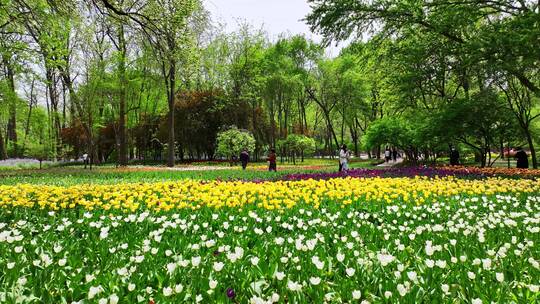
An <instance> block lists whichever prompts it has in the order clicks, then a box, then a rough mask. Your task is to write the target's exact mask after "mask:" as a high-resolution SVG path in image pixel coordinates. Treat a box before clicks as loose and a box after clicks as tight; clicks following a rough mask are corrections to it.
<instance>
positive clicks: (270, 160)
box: [268, 149, 277, 172]
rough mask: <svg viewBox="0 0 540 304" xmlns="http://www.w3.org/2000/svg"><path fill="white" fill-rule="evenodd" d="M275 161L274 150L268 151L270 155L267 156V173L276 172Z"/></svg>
mask: <svg viewBox="0 0 540 304" xmlns="http://www.w3.org/2000/svg"><path fill="white" fill-rule="evenodd" d="M276 159H277V157H276V150H275V149H272V150H270V154H269V155H268V163H269V167H268V171H274V172H277V163H276Z"/></svg>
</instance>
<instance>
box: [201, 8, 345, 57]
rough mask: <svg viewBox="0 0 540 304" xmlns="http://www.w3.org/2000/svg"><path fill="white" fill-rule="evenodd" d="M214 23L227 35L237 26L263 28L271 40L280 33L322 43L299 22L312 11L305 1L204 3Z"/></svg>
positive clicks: (334, 53)
mask: <svg viewBox="0 0 540 304" xmlns="http://www.w3.org/2000/svg"><path fill="white" fill-rule="evenodd" d="M203 2H204V5H205V7H206V9H207V10H208V11H210V13H211V14H212V18H213V19H214V20H217V21H220V22H224V23H225V24H226V25H227V27H226V31H227V32H232V31H234V30H235V29H236V28H238V23H239V22H245V21H247V22H248V23H250V24H252V25H254V26H255V27H261V26H262V27H263V29H264V30H266V31H267V32H268V34H269V36H270V38H271V39H275V38H277V37H278V35H279V34H281V33H290V34H292V35H295V34H305V36H306V37H307V38H311V39H313V40H314V41H317V42H319V41H321V38H320V36H318V35H315V34H313V33H311V31H310V30H309V27H308V25H307V24H306V23H305V22H304V21H302V19H304V18H305V17H306V16H307V15H308V14H309V12H310V11H311V9H310V7H309V4H308V3H307V1H306V0H203ZM340 49H341V47H339V46H338V47H334V46H332V47H330V48H329V49H328V50H327V54H328V55H329V56H337V55H339V50H340Z"/></svg>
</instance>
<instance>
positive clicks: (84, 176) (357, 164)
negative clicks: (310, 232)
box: [0, 159, 375, 185]
mask: <svg viewBox="0 0 540 304" xmlns="http://www.w3.org/2000/svg"><path fill="white" fill-rule="evenodd" d="M374 164H375V163H374V161H373V160H357V161H353V162H352V163H351V166H350V167H351V168H371V167H374ZM328 171H337V160H336V159H334V160H331V159H330V160H329V159H306V160H305V161H304V162H303V163H302V162H298V163H297V164H296V165H293V164H288V163H283V164H281V163H279V162H278V172H268V171H267V164H266V163H251V164H250V165H249V166H248V169H247V170H246V171H243V170H241V168H240V167H239V166H235V167H226V166H223V165H212V166H208V165H205V164H197V165H191V166H187V165H179V166H177V167H175V168H174V169H170V168H166V167H164V166H133V167H127V168H115V166H114V165H110V164H108V165H103V166H96V167H94V169H92V170H89V169H84V168H83V166H68V167H50V168H45V169H42V170H39V169H12V170H0V185H2V184H3V185H13V184H17V183H29V184H48V185H74V184H81V183H91V184H113V183H118V182H151V181H166V180H180V179H196V180H220V179H222V180H257V179H265V180H266V179H277V178H279V177H281V176H282V175H285V174H290V173H309V172H328Z"/></svg>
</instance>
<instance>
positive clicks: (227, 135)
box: [216, 126, 255, 159]
mask: <svg viewBox="0 0 540 304" xmlns="http://www.w3.org/2000/svg"><path fill="white" fill-rule="evenodd" d="M216 145H217V150H216V152H217V154H218V155H221V156H224V157H226V158H227V159H232V158H233V156H238V155H239V154H240V152H242V151H243V150H244V149H246V150H247V151H250V152H252V151H254V150H255V138H253V135H252V134H251V133H249V132H248V131H245V130H239V129H238V128H236V127H234V126H233V127H232V128H230V129H229V130H226V131H223V132H220V133H219V134H218V136H217V144H216Z"/></svg>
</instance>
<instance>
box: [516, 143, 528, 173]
mask: <svg viewBox="0 0 540 304" xmlns="http://www.w3.org/2000/svg"><path fill="white" fill-rule="evenodd" d="M516 150H517V152H516V154H515V155H514V157H515V158H516V160H517V166H516V167H517V168H519V169H529V156H528V155H527V152H525V150H523V148H521V147H519V148H517V149H516Z"/></svg>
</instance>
